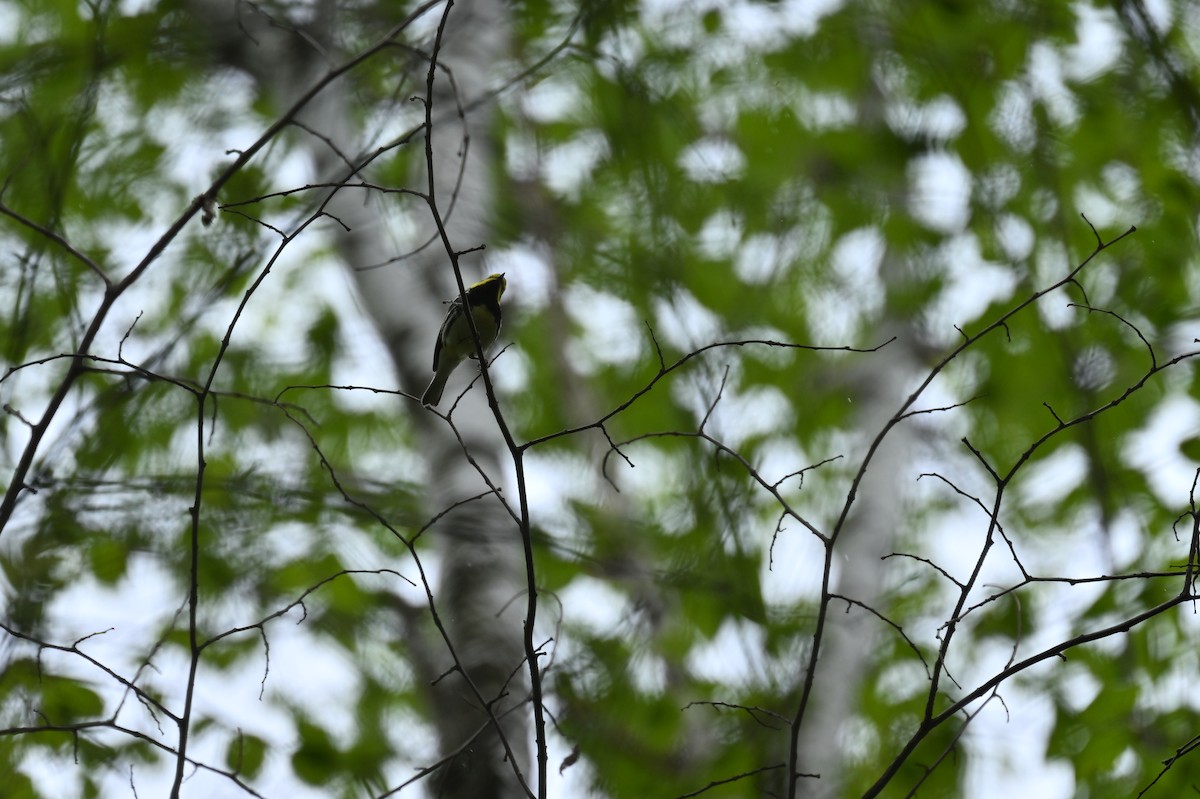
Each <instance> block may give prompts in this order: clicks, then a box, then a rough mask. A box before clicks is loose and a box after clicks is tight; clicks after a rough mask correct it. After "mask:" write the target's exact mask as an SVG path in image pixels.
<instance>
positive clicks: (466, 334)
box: [421, 274, 508, 405]
mask: <svg viewBox="0 0 1200 799" xmlns="http://www.w3.org/2000/svg"><path fill="white" fill-rule="evenodd" d="M507 287H508V281H506V280H505V279H504V275H503V274H495V275H488V276H487V277H485V278H484V279H483V280H481V281H479V282H478V283H476V284H474V285H472V286H470V287H469V288H468V289H467V307H468V308H470V309H471V318H472V319H474V320H475V329H476V330H477V331H479V344H480V345H481V347H482V348H483V349H487V348H488V346H489V345H490V344H491V343H492V342H493V341H495V340H496V336H497V335H499V333H500V297H501V296H502V295H503V294H504V289H506V288H507ZM474 357H476V350H475V339H474V337H473V336H472V335H471V325H470V323H469V322H468V321H467V317H466V314H464V313H463V304H462V297H455V298H454V301H453V302H452V303H450V310H449V311H447V312H446V319H445V321H444V322H442V329H441V330H439V331H438V335H437V342H436V343H435V344H434V345H433V379H432V380H430V381H429V388H427V389H425V393H424V394H422V395H421V404H422V405H437V404H438V403H439V402H441V401H442V391H444V390H445V388H446V380H448V379H449V378H450V373H451V372H453V371H454V370H455V369H456V368H458V365H459V364H460V363H462V362H463V361H464V360H466V359H467V358H474Z"/></svg>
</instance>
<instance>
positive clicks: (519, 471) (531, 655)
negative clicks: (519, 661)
mask: <svg viewBox="0 0 1200 799" xmlns="http://www.w3.org/2000/svg"><path fill="white" fill-rule="evenodd" d="M453 6H454V0H447V3H446V10H445V11H444V12H443V14H442V19H441V21H440V22H439V23H438V29H437V35H436V36H435V38H434V44H433V49H432V52H431V53H430V58H429V70H428V72H427V73H426V79H425V122H424V127H425V167H426V178H427V190H426V197H425V199H426V202H427V203H428V205H429V210H430V213H431V214H432V216H433V220H434V224H435V225H436V226H437V229H438V236H439V237H440V238H441V241H442V246H443V247H444V249H445V251H446V255H447V256H448V257H449V259H450V265H451V268H452V269H453V272H454V280H455V282H456V283H457V285H458V292H459V299H460V301H461V302H462V305H463V308H464V309H468V312H467V313H466V314H465V317H466V319H467V324H468V325H469V327H470V329H471V338H472V339H473V341H474V343H475V353H476V357H477V358H478V361H479V369H480V373H481V376H482V378H483V385H484V391H485V393H486V395H487V399H488V405H489V406H490V407H491V409H492V414H493V416H494V417H495V419H496V425H497V427H498V428H499V430H500V433H501V435H502V436H503V437H504V442H505V445H506V446H507V447H508V451H509V454H510V456H511V457H512V460H513V469H514V471H515V474H516V481H517V492H518V501H519V506H520V512H519V527H520V534H521V545H522V550H523V555H524V559H525V588H526V606H525V620H524V625H523V636H522V644H523V647H524V651H525V661H526V666H527V668H528V671H529V685H530V693H531V700H532V703H533V722H534V741H535V746H536V749H537V754H536V759H537V796H538V799H545V797H546V776H547V763H548V760H549V753H548V750H547V746H546V718H545V707H544V704H543V692H542V678H541V672H540V670H539V667H538V647H537V645H536V643H535V641H534V628H535V626H536V622H537V609H538V605H537V600H538V592H537V573H536V570H535V566H534V557H533V537H532V534H531V530H530V523H529V498H528V493H527V487H526V478H525V460H524V454H525V453H524V449H523V448H522V447H520V446H519V445H518V444H517V443H516V440H515V439H514V438H513V435H512V432H511V430H510V429H509V427H508V424H507V422H506V421H505V419H504V415H503V413H502V412H501V410H500V404H499V401H498V400H497V398H496V392H495V388H494V386H493V385H492V380H491V376H490V375H489V374H488V365H487V357H486V354H485V353H484V350H483V342H482V341H481V339H480V338H479V330H478V328H477V327H476V325H475V318H474V316H473V314H471V313H470V312H469V307H470V306H469V305H468V303H467V287H466V282H465V281H464V280H463V276H462V269H461V266H460V264H459V252H458V250H456V249H455V247H454V245H453V243H452V242H451V241H450V237H449V234H448V233H447V232H446V226H445V222H444V220H443V218H442V215H441V213H440V211H439V210H438V206H437V187H436V180H435V164H434V157H433V127H434V126H433V97H434V82H435V79H436V76H437V67H438V55H439V53H440V51H441V47H442V40H443V37H444V34H445V29H446V22H447V20H448V19H449V17H450V10H451V8H453ZM497 733H498V735H499V736H500V738H501V740H502V741H504V746H505V749H506V751H507V752H508V755H509V757H510V758H511V757H512V756H513V754H512V751H511V748H510V746H509V744H508V742H507V740H505V735H504V731H503V729H501V728H499V727H497ZM515 765H516V764H515V763H514V766H515ZM525 787H526V791H528V790H529V789H528V786H525Z"/></svg>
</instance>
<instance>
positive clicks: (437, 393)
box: [421, 371, 450, 405]
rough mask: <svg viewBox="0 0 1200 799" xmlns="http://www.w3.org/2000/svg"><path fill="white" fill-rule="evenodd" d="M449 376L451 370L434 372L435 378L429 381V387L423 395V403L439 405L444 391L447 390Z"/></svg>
mask: <svg viewBox="0 0 1200 799" xmlns="http://www.w3.org/2000/svg"><path fill="white" fill-rule="evenodd" d="M449 377H450V373H449V371H446V372H440V371H439V372H434V373H433V379H432V380H430V381H429V388H427V389H425V393H424V394H422V395H421V404H422V405H437V404H438V403H439V402H441V401H442V392H443V391H445V390H446V380H447V379H448V378H449Z"/></svg>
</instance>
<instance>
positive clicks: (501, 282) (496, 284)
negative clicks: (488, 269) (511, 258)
mask: <svg viewBox="0 0 1200 799" xmlns="http://www.w3.org/2000/svg"><path fill="white" fill-rule="evenodd" d="M485 287H486V289H485ZM493 288H494V289H495V292H496V301H497V302H498V301H499V300H500V298H501V297H503V296H504V290H505V289H507V288H508V281H507V280H505V279H504V273H503V272H494V273H492V274H490V275H488V276H487V277H485V278H484V279H483V280H481V281H479V282H478V283H474V284H472V285H470V286H468V287H467V292H468V293H474V292H475V291H477V290H480V289H485V290H490V289H493Z"/></svg>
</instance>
